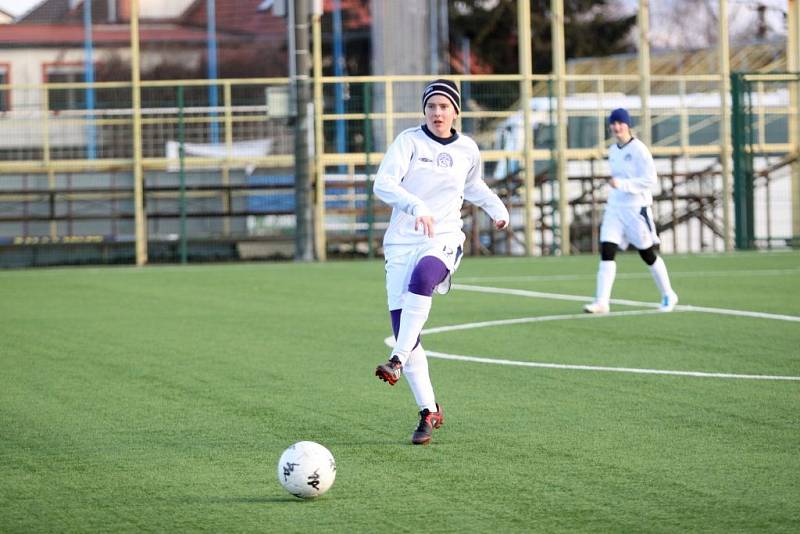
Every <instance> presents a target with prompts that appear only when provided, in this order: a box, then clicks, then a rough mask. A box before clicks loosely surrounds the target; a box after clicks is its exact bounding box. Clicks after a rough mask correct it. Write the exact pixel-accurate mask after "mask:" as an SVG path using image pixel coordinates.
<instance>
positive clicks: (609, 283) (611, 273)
mask: <svg viewBox="0 0 800 534" xmlns="http://www.w3.org/2000/svg"><path fill="white" fill-rule="evenodd" d="M616 277H617V262H615V261H613V260H612V261H601V262H600V267H599V268H598V269H597V294H596V295H595V302H599V303H600V304H605V305H606V306H608V302H609V300H611V288H612V287H614V278H616Z"/></svg>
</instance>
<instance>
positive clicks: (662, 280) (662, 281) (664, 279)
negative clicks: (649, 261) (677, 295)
mask: <svg viewBox="0 0 800 534" xmlns="http://www.w3.org/2000/svg"><path fill="white" fill-rule="evenodd" d="M649 269H650V274H652V275H653V280H655V281H656V286H657V287H658V290H659V291H661V296H662V297H666V296H668V295H671V294H672V293H673V291H672V285H671V284H670V283H669V273H667V264H666V263H664V260H662V259H661V256H659V257H657V258H656V261H655V263H653V265H650V266H649Z"/></svg>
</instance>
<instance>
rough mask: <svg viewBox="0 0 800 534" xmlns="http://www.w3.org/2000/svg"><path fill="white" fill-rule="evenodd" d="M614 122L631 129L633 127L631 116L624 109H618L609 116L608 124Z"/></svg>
mask: <svg viewBox="0 0 800 534" xmlns="http://www.w3.org/2000/svg"><path fill="white" fill-rule="evenodd" d="M612 122H622V123H625V124H627V125H628V127H630V125H631V116H630V115H629V114H628V111H627V110H625V109H623V108H617V109H615V110H614V111H612V112H611V115H609V116H608V124H611V123H612Z"/></svg>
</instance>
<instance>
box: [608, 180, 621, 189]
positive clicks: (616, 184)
mask: <svg viewBox="0 0 800 534" xmlns="http://www.w3.org/2000/svg"><path fill="white" fill-rule="evenodd" d="M608 185H610V186H611V187H613V188H614V189H618V188H619V178H614V177H612V178H611V179H610V180H609V181H608Z"/></svg>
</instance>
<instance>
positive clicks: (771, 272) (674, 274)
mask: <svg viewBox="0 0 800 534" xmlns="http://www.w3.org/2000/svg"><path fill="white" fill-rule="evenodd" d="M787 274H800V269H753V270H742V271H670V272H669V276H670V277H671V278H715V277H727V276H782V275H787ZM595 278H597V275H596V274H549V275H548V274H545V275H535V274H531V275H518V276H465V277H461V276H459V277H458V280H459V281H460V282H559V281H574V280H594V279H595ZM617 278H618V279H637V278H645V279H649V278H652V275H651V274H650V273H647V272H643V273H617Z"/></svg>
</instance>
